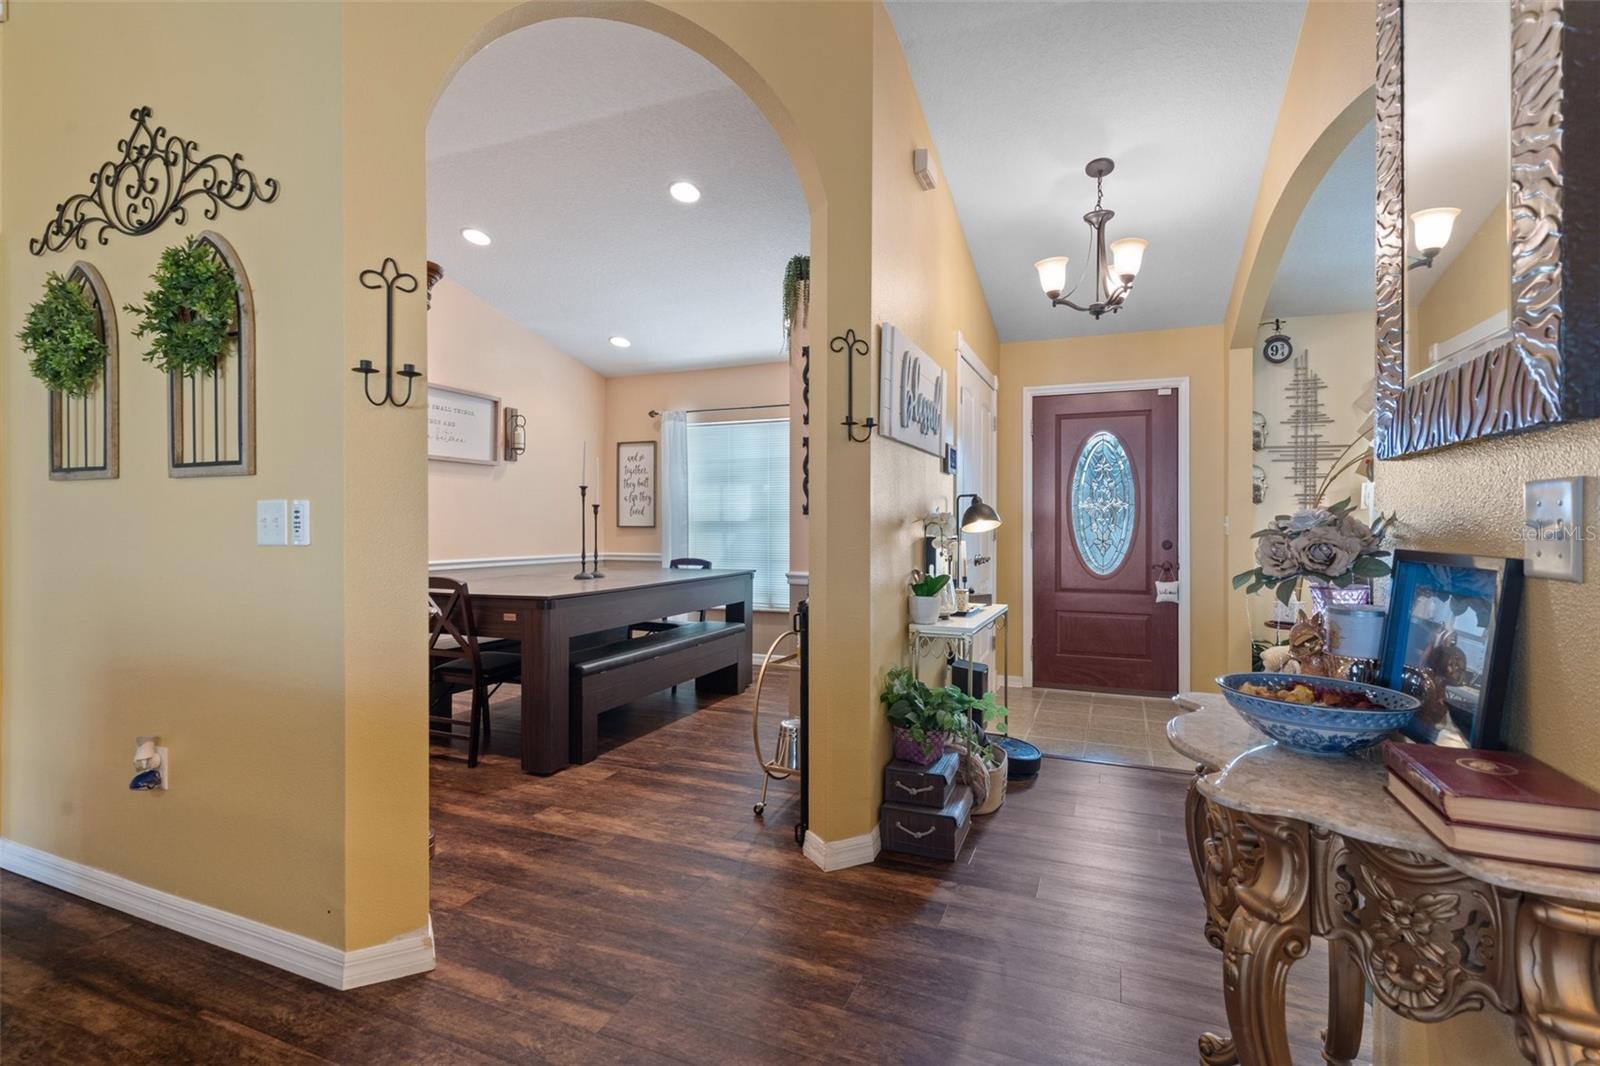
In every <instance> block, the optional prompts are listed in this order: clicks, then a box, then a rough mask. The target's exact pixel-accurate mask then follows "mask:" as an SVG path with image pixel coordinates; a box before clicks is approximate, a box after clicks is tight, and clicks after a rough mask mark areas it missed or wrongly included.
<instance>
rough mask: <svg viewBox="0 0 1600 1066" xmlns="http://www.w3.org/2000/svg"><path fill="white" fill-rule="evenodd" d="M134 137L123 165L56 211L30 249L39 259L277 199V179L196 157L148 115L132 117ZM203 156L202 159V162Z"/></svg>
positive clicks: (225, 159)
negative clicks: (194, 215) (195, 208)
mask: <svg viewBox="0 0 1600 1066" xmlns="http://www.w3.org/2000/svg"><path fill="white" fill-rule="evenodd" d="M129 117H130V118H132V119H133V132H132V133H130V134H128V136H127V137H126V138H124V139H123V140H120V141H118V142H117V150H118V151H120V152H121V153H122V158H121V159H113V160H110V161H109V162H106V163H102V164H101V165H100V167H99V168H98V169H97V170H95V172H94V173H92V174H90V175H89V191H88V192H86V193H75V194H73V195H72V196H69V197H67V198H66V199H65V200H63V201H62V202H61V203H59V204H57V205H56V217H55V218H54V219H52V220H51V221H50V223H49V225H47V226H45V229H44V233H43V234H42V235H41V236H40V237H39V238H38V239H36V240H30V241H29V242H28V251H30V252H32V253H33V254H34V255H43V254H44V253H45V252H59V251H60V250H61V249H63V248H65V247H67V246H68V245H69V244H75V245H77V247H79V248H87V247H88V244H89V237H91V236H93V237H94V238H95V239H96V240H98V241H99V242H100V243H101V244H106V243H108V242H109V239H110V235H109V233H108V232H107V231H108V230H114V231H115V232H117V233H125V234H127V235H128V236H130V237H137V236H139V235H141V234H145V233H149V232H151V231H152V230H155V229H158V228H160V226H161V224H162V223H164V222H165V221H166V220H167V219H169V218H170V219H172V220H174V221H175V222H177V223H178V224H179V225H182V224H183V223H184V222H185V221H186V220H187V219H188V214H189V204H190V203H191V202H197V203H201V204H202V205H203V206H202V208H201V214H202V215H203V216H204V217H205V218H206V219H208V220H209V219H215V218H216V217H217V214H218V213H219V212H220V211H221V209H222V208H224V207H229V208H232V209H234V210H235V211H242V210H244V209H245V208H246V207H249V206H250V205H251V204H252V203H254V202H255V201H257V200H260V201H261V202H262V203H271V202H272V201H274V200H276V199H277V198H278V182H277V180H276V179H274V178H265V179H261V180H259V181H258V180H257V178H256V176H255V174H254V173H252V172H251V171H249V170H247V169H245V167H244V166H243V165H242V161H243V159H244V156H242V155H240V154H239V153H237V152H235V153H234V154H232V155H227V154H224V153H221V152H216V153H213V154H211V155H207V156H198V153H199V150H200V146H199V145H198V144H196V143H195V142H194V141H189V140H184V139H183V138H182V137H174V136H171V135H170V134H168V133H167V128H166V127H165V126H155V127H151V125H150V122H149V119H150V109H149V108H148V107H137V108H134V109H133V111H131V112H130V113H129ZM197 156H198V157H197Z"/></svg>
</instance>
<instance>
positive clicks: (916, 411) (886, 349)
mask: <svg viewBox="0 0 1600 1066" xmlns="http://www.w3.org/2000/svg"><path fill="white" fill-rule="evenodd" d="M882 330H883V332H882V336H881V337H880V338H879V342H878V356H879V366H880V371H879V379H878V432H879V433H880V434H882V435H883V436H885V437H888V438H890V439H891V440H897V441H899V442H900V443H902V444H909V445H911V447H913V448H920V449H921V450H922V451H925V452H927V453H928V454H930V455H941V456H942V455H943V454H944V383H945V371H944V367H942V366H940V365H939V363H938V362H937V361H936V360H935V359H934V358H933V357H932V356H930V355H928V354H927V353H926V352H924V351H923V350H922V349H921V348H918V347H917V346H916V345H915V344H913V343H911V338H909V337H907V336H906V335H905V334H904V333H902V332H900V331H899V330H897V329H895V328H894V327H893V326H891V325H889V324H888V323H887V322H885V323H884V324H883V327H882Z"/></svg>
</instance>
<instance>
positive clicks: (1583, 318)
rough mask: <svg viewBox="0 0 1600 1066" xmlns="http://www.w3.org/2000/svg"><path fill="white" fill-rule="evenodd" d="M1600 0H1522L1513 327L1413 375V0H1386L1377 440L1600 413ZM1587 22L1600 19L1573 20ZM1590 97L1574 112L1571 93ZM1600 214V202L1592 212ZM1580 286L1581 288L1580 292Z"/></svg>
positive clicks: (1453, 440) (1385, 448) (1514, 154)
mask: <svg viewBox="0 0 1600 1066" xmlns="http://www.w3.org/2000/svg"><path fill="white" fill-rule="evenodd" d="M1590 7H1593V8H1600V3H1596V4H1588V3H1585V2H1583V0H1566V3H1565V4H1563V0H1509V3H1508V17H1510V18H1511V19H1512V29H1511V50H1512V56H1511V65H1512V66H1511V107H1512V119H1511V172H1510V175H1509V176H1508V177H1509V182H1510V190H1511V199H1510V210H1511V238H1510V242H1509V253H1510V264H1509V266H1510V270H1509V275H1510V278H1511V329H1512V335H1511V340H1510V341H1509V342H1507V343H1506V344H1504V345H1502V346H1501V347H1499V348H1495V349H1492V350H1490V351H1488V352H1485V353H1484V354H1482V355H1480V356H1478V357H1477V358H1475V359H1472V360H1469V361H1467V362H1465V363H1462V364H1461V365H1459V366H1454V367H1450V368H1448V369H1445V370H1442V371H1441V372H1439V373H1436V374H1429V375H1428V376H1426V377H1424V378H1422V379H1421V380H1418V381H1414V382H1411V383H1409V384H1408V383H1407V381H1406V353H1405V321H1404V317H1403V316H1404V314H1405V274H1406V256H1405V233H1406V231H1405V153H1404V143H1405V142H1404V122H1405V107H1404V97H1405V75H1404V72H1405V64H1404V51H1405V47H1404V41H1405V35H1404V32H1403V23H1404V18H1405V6H1404V2H1403V0H1378V24H1377V29H1378V35H1377V38H1378V57H1377V58H1378V64H1377V121H1378V158H1377V179H1378V181H1377V184H1378V188H1377V264H1376V265H1377V367H1376V382H1375V407H1374V411H1373V444H1374V446H1375V448H1376V451H1377V456H1378V458H1379V459H1400V458H1404V457H1405V456H1408V455H1415V454H1417V453H1419V452H1426V451H1432V450H1435V449H1438V448H1445V447H1449V446H1451V445H1455V444H1462V443H1465V442H1467V441H1471V440H1476V439H1478V438H1480V437H1492V436H1498V435H1500V434H1504V433H1516V432H1520V431H1523V430H1528V429H1534V428H1537V427H1540V426H1546V425H1552V424H1555V423H1559V422H1566V421H1572V420H1577V419H1585V418H1594V417H1596V416H1597V415H1600V291H1597V289H1596V285H1595V283H1596V282H1597V281H1600V255H1597V252H1600V232H1597V223H1600V219H1592V220H1591V221H1590V224H1589V225H1588V226H1586V227H1585V226H1582V225H1576V224H1574V223H1575V221H1576V220H1575V219H1574V218H1572V217H1571V211H1570V206H1571V205H1572V204H1574V203H1578V202H1582V203H1585V204H1588V203H1596V204H1600V199H1596V197H1600V151H1597V148H1600V138H1597V137H1596V136H1594V135H1593V131H1595V130H1600V115H1592V114H1591V113H1593V112H1596V111H1600V107H1596V106H1594V104H1593V101H1595V100H1597V99H1600V97H1597V96H1590V95H1587V94H1589V93H1592V92H1595V91H1596V90H1600V73H1597V68H1600V56H1596V55H1593V54H1590V55H1586V56H1580V55H1578V54H1577V53H1578V50H1579V49H1581V50H1582V51H1583V52H1585V53H1593V52H1595V45H1594V44H1593V43H1590V42H1593V41H1594V39H1595V36H1596V34H1597V32H1600V11H1597V12H1595V13H1594V14H1590V13H1589V12H1588V11H1587V10H1584V9H1587V8H1590ZM1574 22H1582V23H1585V24H1587V23H1591V22H1592V23H1595V25H1593V26H1590V25H1583V26H1574V24H1573V23H1574ZM1585 99H1587V100H1589V101H1590V103H1589V104H1588V105H1587V106H1580V107H1579V108H1578V109H1576V113H1575V114H1568V113H1566V111H1565V110H1564V104H1565V102H1566V101H1568V100H1571V101H1574V102H1577V101H1582V100H1585ZM1588 213H1589V214H1590V215H1593V214H1594V212H1593V211H1590V212H1588ZM1575 294H1576V295H1577V299H1573V296H1574V295H1575Z"/></svg>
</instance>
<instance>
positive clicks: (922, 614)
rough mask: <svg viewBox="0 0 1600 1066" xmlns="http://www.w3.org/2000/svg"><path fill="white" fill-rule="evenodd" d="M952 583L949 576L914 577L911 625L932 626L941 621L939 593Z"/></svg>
mask: <svg viewBox="0 0 1600 1066" xmlns="http://www.w3.org/2000/svg"><path fill="white" fill-rule="evenodd" d="M949 581H950V575H949V574H929V575H928V576H927V577H923V576H921V575H917V576H914V577H913V578H912V581H911V597H910V606H911V624H912V625H919V626H925V625H932V624H933V623H934V622H937V621H938V620H939V593H941V592H943V591H944V587H945V585H946V584H948V583H949Z"/></svg>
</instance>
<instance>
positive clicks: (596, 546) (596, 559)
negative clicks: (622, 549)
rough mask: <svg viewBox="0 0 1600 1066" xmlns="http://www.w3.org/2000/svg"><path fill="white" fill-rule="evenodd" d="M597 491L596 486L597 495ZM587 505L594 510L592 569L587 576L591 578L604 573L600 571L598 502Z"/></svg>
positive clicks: (601, 575) (602, 575)
mask: <svg viewBox="0 0 1600 1066" xmlns="http://www.w3.org/2000/svg"><path fill="white" fill-rule="evenodd" d="M598 492H599V489H598V486H597V487H596V494H597V495H598ZM589 506H590V507H591V508H592V509H593V510H594V569H593V570H590V571H589V576H590V577H591V578H597V577H605V576H606V575H604V574H602V573H601V572H600V504H599V502H598V501H597V502H595V503H591V504H590V505H589Z"/></svg>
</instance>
